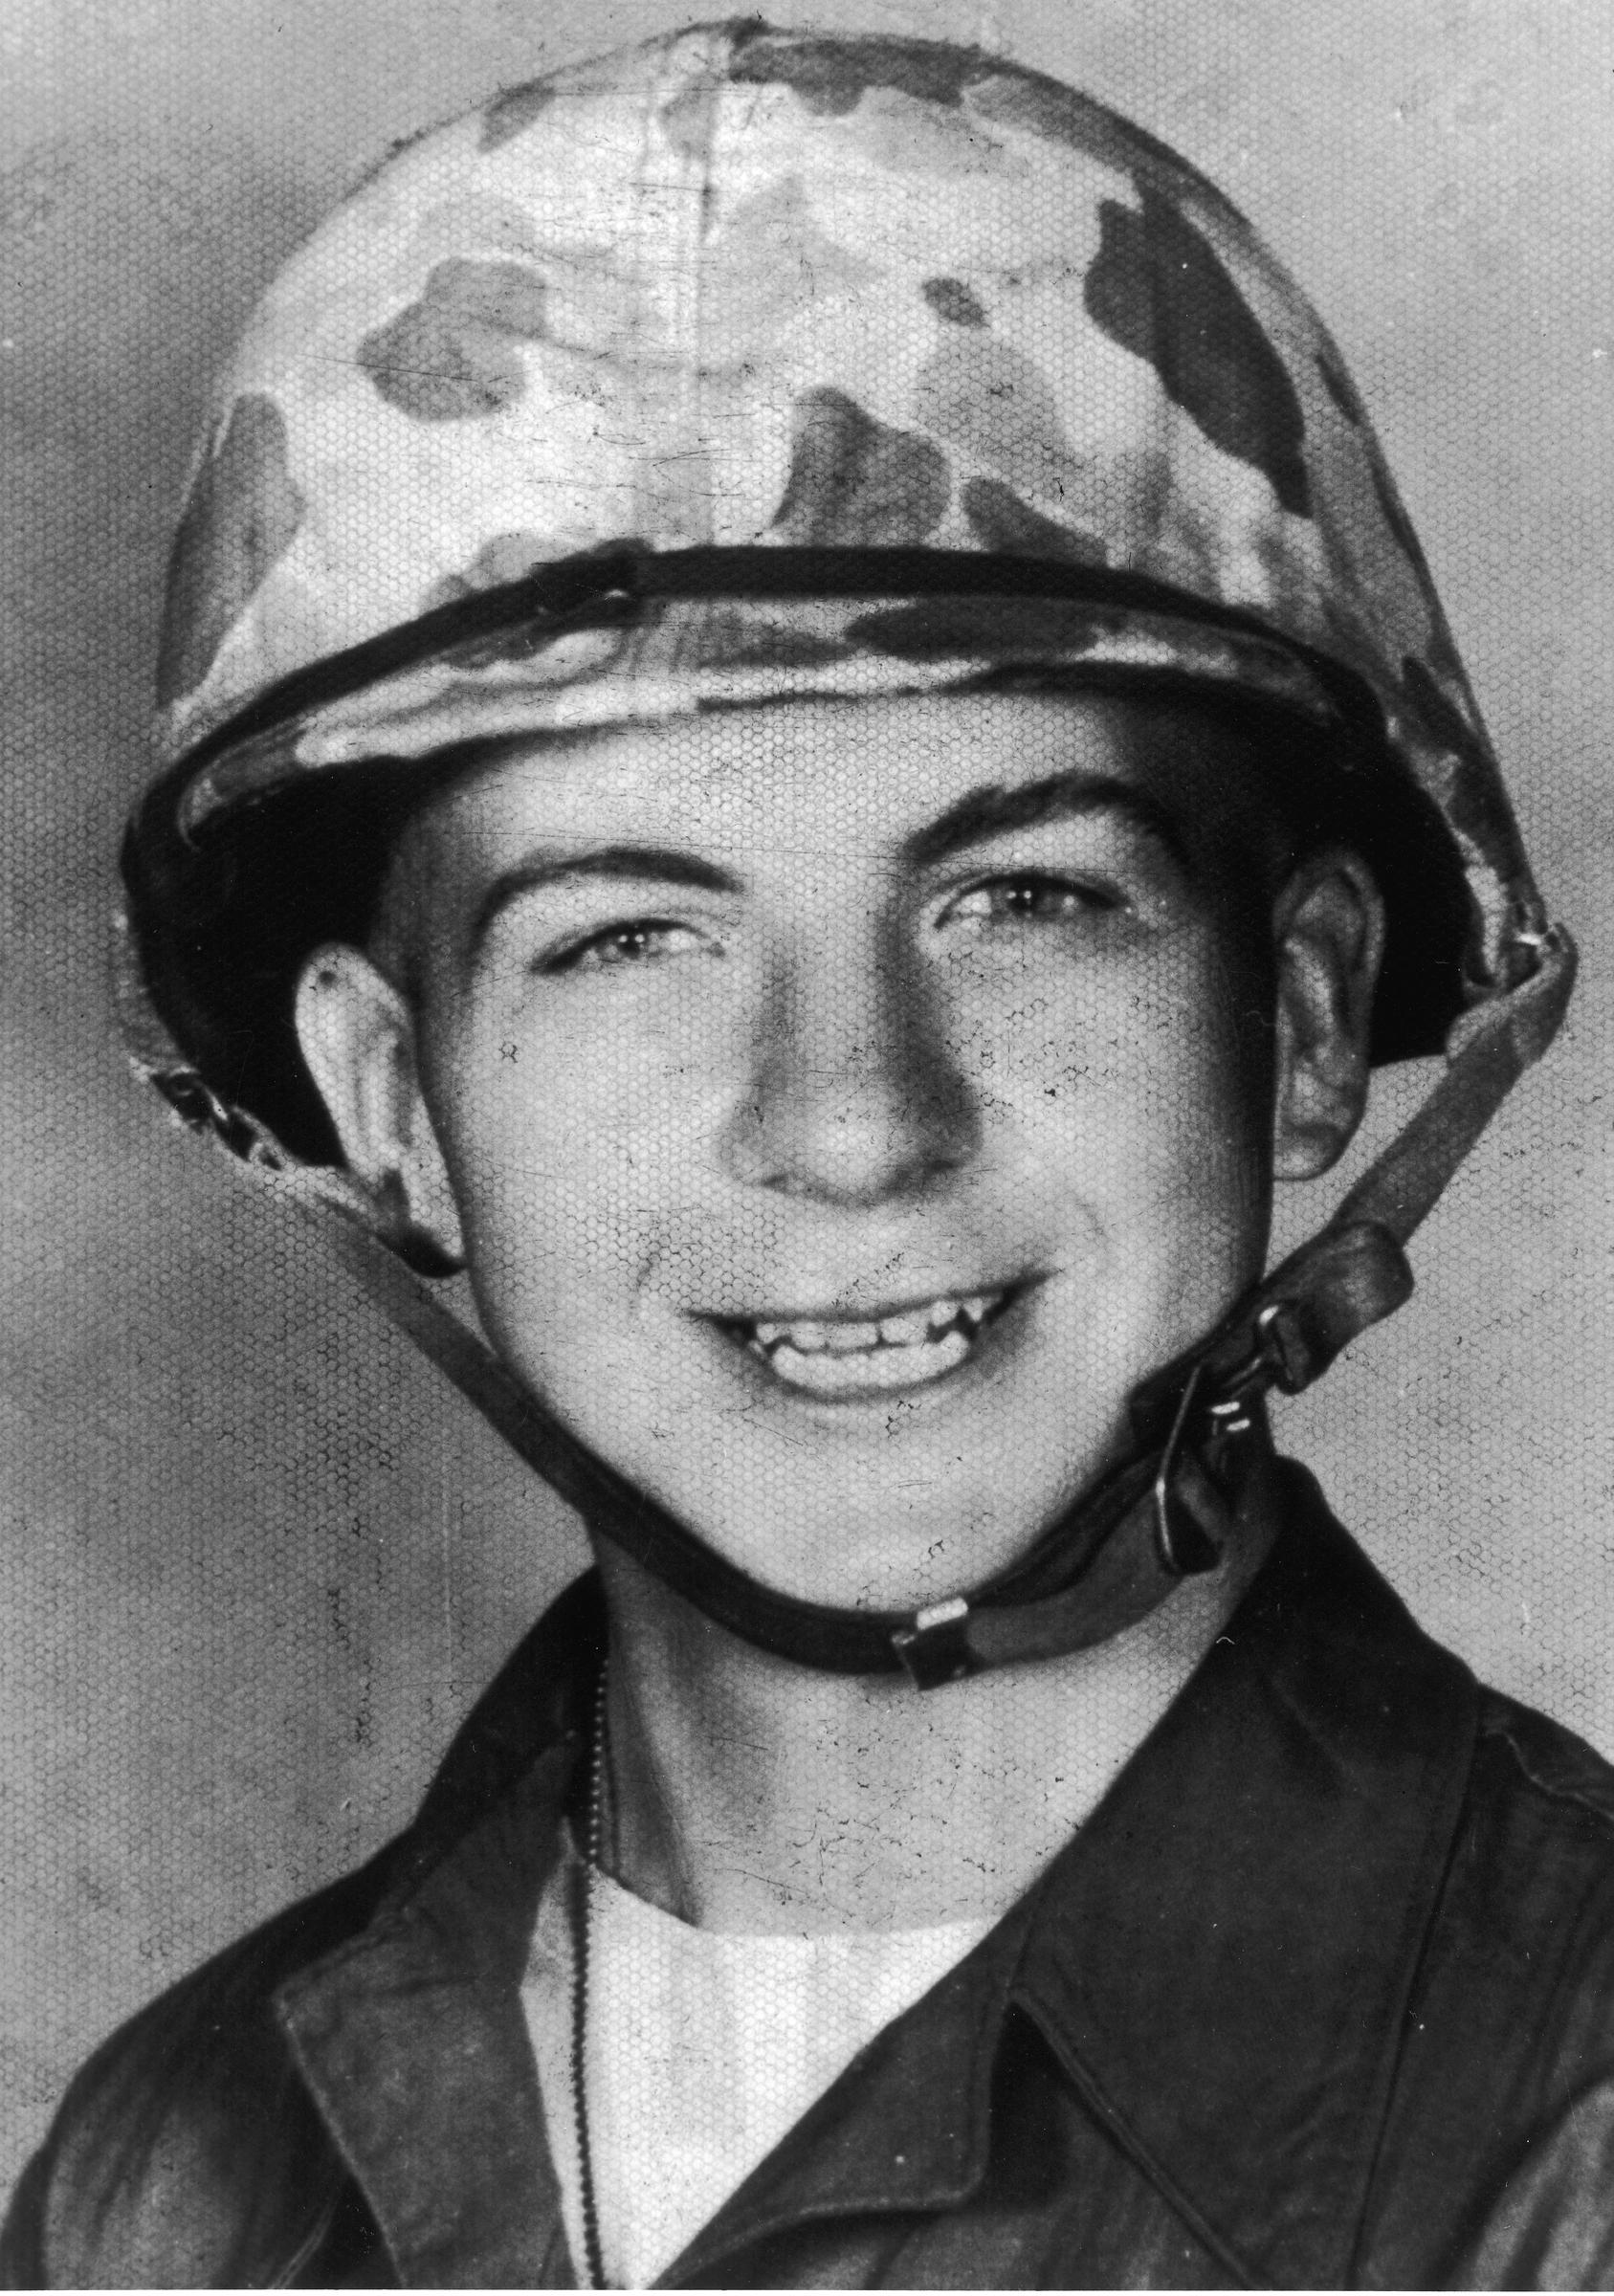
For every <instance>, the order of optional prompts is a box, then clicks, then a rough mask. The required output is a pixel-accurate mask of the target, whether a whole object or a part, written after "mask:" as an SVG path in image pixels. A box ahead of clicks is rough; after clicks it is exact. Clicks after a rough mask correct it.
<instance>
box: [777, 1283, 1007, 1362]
mask: <svg viewBox="0 0 1614 2296" xmlns="http://www.w3.org/2000/svg"><path fill="white" fill-rule="evenodd" d="M1004 1297H1005V1294H1004V1293H1003V1292H1002V1291H978V1292H972V1293H971V1294H970V1295H969V1296H968V1297H967V1298H958V1297H954V1296H953V1295H952V1294H951V1293H948V1294H945V1295H943V1296H942V1297H941V1298H940V1299H934V1300H932V1301H931V1303H930V1305H929V1306H928V1307H923V1308H905V1309H904V1310H903V1312H902V1314H899V1315H882V1316H880V1317H879V1318H878V1319H877V1320H860V1319H856V1318H851V1317H849V1318H847V1319H846V1320H845V1321H838V1320H837V1321H835V1322H828V1321H820V1320H817V1319H804V1320H803V1321H801V1322H797V1323H777V1322H759V1323H757V1324H754V1325H753V1326H752V1331H751V1344H752V1346H753V1347H754V1348H755V1349H756V1350H757V1351H758V1352H759V1353H760V1354H762V1355H763V1356H765V1357H766V1358H767V1359H768V1360H769V1361H770V1362H771V1363H773V1365H774V1368H775V1369H776V1370H783V1369H784V1368H785V1366H783V1365H782V1364H781V1363H780V1362H779V1360H778V1358H779V1357H780V1355H781V1354H788V1355H789V1356H790V1357H791V1358H792V1364H791V1367H790V1368H791V1370H792V1372H793V1375H794V1376H795V1378H796V1379H797V1380H798V1383H800V1384H807V1385H817V1384H820V1383H821V1382H820V1381H819V1380H817V1378H816V1377H815V1378H813V1379H810V1380H809V1379H807V1377H806V1376H805V1372H804V1369H803V1367H802V1365H801V1363H800V1361H799V1360H798V1359H799V1358H806V1357H816V1356H827V1357H844V1356H863V1357H870V1356H873V1355H875V1354H878V1353H883V1352H885V1351H888V1350H889V1351H891V1352H893V1353H894V1354H900V1353H902V1352H903V1351H907V1350H911V1349H914V1348H921V1347H922V1348H925V1349H927V1350H937V1349H944V1350H945V1351H946V1353H947V1356H948V1362H947V1364H946V1365H945V1366H941V1367H940V1368H949V1369H950V1368H951V1365H952V1363H953V1362H955V1361H962V1358H963V1357H964V1356H966V1355H967V1354H968V1353H969V1350H970V1348H971V1347H972V1346H973V1345H974V1342H975V1336H976V1334H977V1333H978V1332H979V1331H980V1329H981V1326H982V1325H983V1324H984V1322H985V1320H986V1318H987V1317H988V1315H990V1314H992V1312H993V1311H994V1309H996V1308H999V1307H1001V1306H1002V1304H1003V1301H1004ZM822 1368H823V1370H824V1372H825V1375H826V1377H827V1378H830V1377H838V1376H839V1375H838V1374H830V1373H829V1366H828V1365H825V1366H823V1367H822ZM860 1376H861V1375H860ZM909 1376H910V1374H909V1372H908V1371H907V1370H906V1369H904V1368H903V1367H902V1366H901V1365H900V1364H898V1363H892V1364H888V1365H884V1366H882V1367H881V1370H880V1372H879V1373H878V1375H877V1381H876V1383H882V1384H892V1385H895V1384H897V1383H899V1380H901V1379H906V1378H908V1377H909Z"/></svg>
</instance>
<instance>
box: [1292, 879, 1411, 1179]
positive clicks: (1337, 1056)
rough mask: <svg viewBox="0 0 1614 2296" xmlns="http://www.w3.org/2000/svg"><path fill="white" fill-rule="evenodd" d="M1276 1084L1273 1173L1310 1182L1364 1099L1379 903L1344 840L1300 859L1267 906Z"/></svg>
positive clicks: (1343, 1143)
mask: <svg viewBox="0 0 1614 2296" xmlns="http://www.w3.org/2000/svg"><path fill="white" fill-rule="evenodd" d="M1273 936H1274V943H1275V948H1276V955H1277V1090H1276V1093H1275V1094H1274V1098H1273V1113H1272V1172H1273V1176H1274V1178H1276V1179H1278V1180H1315V1179H1316V1177H1317V1175H1318V1174H1319V1173H1322V1172H1326V1171H1327V1170H1328V1168H1329V1166H1330V1165H1331V1164H1333V1163H1335V1162H1337V1161H1338V1159H1339V1157H1341V1156H1342V1155H1343V1154H1344V1152H1345V1149H1346V1147H1347V1145H1348V1144H1349V1142H1350V1138H1351V1136H1352V1134H1353V1133H1354V1132H1355V1131H1356V1128H1357V1126H1358V1125H1359V1124H1360V1121H1361V1116H1362V1111H1363V1109H1364V1108H1365V1107H1366V1105H1367V1087H1368V1071H1369V1046H1368V1039H1369V1035H1370V1031H1371V1026H1372V1017H1373V992H1374V989H1375V987H1376V986H1377V984H1378V980H1379V967H1380V965H1381V963H1382V961H1383V955H1384V903H1383V898H1382V894H1380V891H1379V887H1378V885H1377V883H1376V882H1375V879H1374V876H1373V872H1372V871H1371V870H1370V869H1369V868H1368V867H1367V865H1366V863H1365V862H1364V861H1362V860H1361V859H1360V856H1359V855H1358V854H1356V853H1354V852H1352V851H1351V850H1349V849H1348V848H1346V847H1342V846H1341V847H1331V848H1329V849H1328V850H1326V851H1324V852H1320V853H1316V854H1314V855H1312V856H1310V857H1309V858H1308V859H1307V860H1305V861H1302V862H1301V863H1300V864H1299V865H1298V866H1297V867H1296V869H1295V870H1294V871H1293V873H1292V875H1291V876H1290V878H1289V880H1288V882H1287V883H1286V884H1285V886H1284V889H1283V891H1282V892H1281V893H1280V894H1279V895H1278V898H1277V902H1276V905H1275V908H1274V912H1273Z"/></svg>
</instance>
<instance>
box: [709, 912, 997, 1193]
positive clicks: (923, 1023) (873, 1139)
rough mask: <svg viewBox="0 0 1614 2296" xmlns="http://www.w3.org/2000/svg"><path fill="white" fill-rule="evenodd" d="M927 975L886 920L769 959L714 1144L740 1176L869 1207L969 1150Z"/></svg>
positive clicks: (949, 1167) (969, 1113)
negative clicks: (752, 1052) (721, 1138)
mask: <svg viewBox="0 0 1614 2296" xmlns="http://www.w3.org/2000/svg"><path fill="white" fill-rule="evenodd" d="M937 1006H938V999H937V994H936V987H935V983H934V982H933V981H930V980H927V979H926V978H925V968H924V966H923V964H922V961H921V960H920V959H919V958H918V954H917V953H916V952H915V951H913V950H912V948H911V947H905V946H904V945H903V942H902V938H900V937H899V935H898V934H897V933H896V932H895V931H893V930H890V929H888V928H886V927H884V926H883V925H880V924H872V925H870V926H868V927H866V928H865V929H864V930H861V931H859V930H855V929H851V930H848V929H846V920H842V923H841V929H840V930H837V931H836V932H835V933H834V934H833V935H830V934H826V935H825V937H824V938H823V939H822V940H821V941H818V942H816V943H815V944H813V945H811V946H808V947H804V948H799V949H797V950H794V951H793V952H791V953H790V955H789V956H788V958H787V959H785V960H782V961H781V962H780V964H779V965H778V966H777V968H776V970H775V973H774V975H773V978H772V980H771V982H770V984H769V993H768V996H767V998H766V1001H765V1004H764V1007H763V1011H762V1013H761V1015H760V1019H759V1026H758V1027H757V1029H756V1057H755V1065H754V1067H753V1070H752V1072H751V1077H750V1080H749V1090H748V1092H747V1093H746V1094H745V1097H744V1100H743V1102H742V1104H741V1107H740V1108H739V1109H737V1111H736V1112H735V1115H734V1118H733V1121H732V1123H731V1126H730V1129H729V1137H728V1139H727V1142H726V1147H727V1160H728V1163H729V1167H730V1169H731V1170H732V1171H733V1172H734V1173H735V1175H736V1176H737V1177H738V1178H739V1179H741V1180H742V1181H745V1182H747V1183H748V1184H749V1185H751V1186H754V1187H756V1186H760V1187H770V1188H775V1189H778V1190H779V1191H780V1192H781V1193H782V1194H786V1195H795V1196H812V1197H816V1198H819V1199H820V1200H822V1201H825V1202H833V1203H844V1204H851V1205H871V1204H875V1203H880V1202H882V1201H884V1200H885V1199H887V1198H890V1197H892V1196H897V1195H902V1194H906V1193H910V1192H913V1191H916V1190H918V1189H921V1188H923V1187H925V1186H926V1185H928V1184H930V1183H931V1182H933V1181H935V1180H937V1179H938V1178H939V1177H940V1176H941V1175H942V1174H944V1173H947V1172H949V1171H954V1170H956V1169H957V1168H958V1167H959V1166H960V1165H962V1164H963V1163H964V1162H966V1161H967V1160H968V1159H969V1157H970V1156H971V1155H972V1154H973V1152H974V1149H975V1146H976V1142H977V1138H978V1136H979V1115H978V1112H977V1108H976V1104H975V1100H974V1096H973V1094H972V1093H971V1092H970V1090H969V1086H968V1083H967V1081H966V1079H965V1076H964V1074H963V1071H962V1067H961V1064H960V1061H959V1058H958V1055H957V1051H956V1049H954V1048H952V1047H950V1046H949V1045H948V1044H947V1042H946V1040H945V1033H944V1030H943V1029H942V1027H940V1014H939V1012H938V1009H937Z"/></svg>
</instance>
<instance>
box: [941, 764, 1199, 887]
mask: <svg viewBox="0 0 1614 2296" xmlns="http://www.w3.org/2000/svg"><path fill="white" fill-rule="evenodd" d="M1094 813H1111V814H1117V815H1118V816H1119V817H1120V818H1121V819H1122V820H1123V821H1126V822H1128V823H1130V825H1131V826H1132V828H1135V829H1137V830H1139V832H1140V833H1141V834H1142V835H1143V836H1144V837H1146V838H1148V840H1149V841H1150V843H1151V844H1153V845H1156V846H1158V847H1159V848H1160V849H1161V851H1162V852H1163V853H1164V854H1165V855H1166V857H1167V858H1168V859H1169V860H1170V861H1172V862H1174V863H1175V865H1176V866H1177V867H1178V868H1179V869H1181V870H1183V871H1186V870H1187V868H1188V866H1189V862H1188V853H1187V849H1186V847H1185V846H1184V844H1183V838H1182V835H1181V833H1180V832H1179V830H1178V828H1177V825H1176V823H1175V822H1174V821H1173V820H1172V818H1171V815H1170V814H1169V813H1168V812H1167V811H1166V809H1165V807H1164V806H1161V805H1160V804H1159V803H1157V801H1156V800H1155V799H1154V798H1152V797H1150V796H1148V795H1147V794H1146V792H1144V791H1143V790H1141V789H1137V788H1134V787H1133V786H1132V785H1131V784H1129V783H1126V782H1118V781H1115V780H1113V779H1111V778H1110V777H1109V776H1107V775H1104V774H1092V773H1050V774H1047V775H1045V776H1044V778H1043V779H1042V780H1041V781H1036V782H1023V783H1020V784H1017V785H1016V786H1015V787H1013V788H1001V787H999V788H983V789H973V790H971V791H970V792H969V794H968V795H967V796H965V797H962V798H960V800H959V802H958V804H957V805H955V806H948V808H947V810H946V812H945V813H942V814H940V815H939V816H938V817H937V819H936V820H935V821H933V822H932V823H930V825H929V826H928V828H922V829H920V830H918V832H917V834H916V835H914V836H913V837H911V838H909V839H908V841H907V843H906V844H905V846H904V847H903V849H902V850H903V858H904V859H905V861H906V862H907V863H908V865H909V866H910V868H914V869H928V868H932V867H934V865H935V864H936V863H937V862H938V861H945V860H947V859H948V858H949V857H950V856H951V855H952V854H954V853H957V852H962V850H964V849H965V848H966V847H969V846H972V845H979V844H981V843H983V842H984V840H985V839H987V838H991V837H1002V836H1005V835H1006V834H1007V833H1008V832H1009V831H1010V830H1013V829H1029V828H1037V827H1039V826H1040V825H1041V824H1042V823H1043V822H1047V821H1071V820H1079V819H1080V818H1081V817H1082V816H1084V815H1088V814H1094Z"/></svg>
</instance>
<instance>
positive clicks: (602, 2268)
mask: <svg viewBox="0 0 1614 2296" xmlns="http://www.w3.org/2000/svg"><path fill="white" fill-rule="evenodd" d="M609 1677H610V1660H609V1657H608V1656H607V1657H606V1658H605V1659H604V1660H602V1662H601V1665H600V1685H599V1689H598V1690H597V1692H596V1693H595V1699H594V1742H593V1746H592V1749H591V1752H590V1756H589V1780H588V1825H587V1832H586V1839H585V1841H584V1845H583V1860H582V1864H581V1865H579V1866H576V1867H574V1869H573V1874H572V1887H571V1889H570V1891H569V1892H568V1897H569V1904H570V1911H571V2101H572V2120H573V2123H574V2126H575V2128H576V2131H577V2182H578V2199H579V2202H580V2205H581V2212H582V2216H583V2242H584V2259H583V2263H584V2270H585V2272H586V2275H587V2279H586V2285H587V2286H588V2287H590V2288H603V2287H605V2286H607V2285H608V2283H607V2280H606V2265H605V2256H604V2252H603V2251H602V2249H601V2246H600V2211H599V2203H598V2200H597V2197H596V2195H595V2188H594V2158H593V2147H592V2145H591V2144H590V2142H589V2133H588V1948H589V1945H590V1942H591V1938H592V1932H593V1926H594V1925H593V1911H594V1877H595V1875H596V1874H597V1873H599V1872H601V1871H602V1870H603V1864H604V1857H605V1830H606V1829H605V1810H606V1691H607V1688H608V1682H609Z"/></svg>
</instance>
